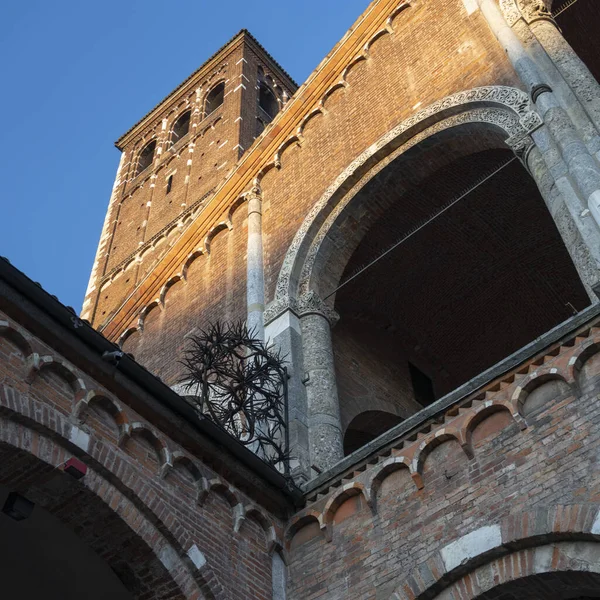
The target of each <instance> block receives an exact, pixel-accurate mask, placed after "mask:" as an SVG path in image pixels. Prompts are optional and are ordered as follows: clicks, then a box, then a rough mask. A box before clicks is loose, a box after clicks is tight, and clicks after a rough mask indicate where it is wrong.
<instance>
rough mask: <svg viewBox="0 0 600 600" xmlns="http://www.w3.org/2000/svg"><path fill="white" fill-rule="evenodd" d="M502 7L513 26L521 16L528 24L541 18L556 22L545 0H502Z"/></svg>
mask: <svg viewBox="0 0 600 600" xmlns="http://www.w3.org/2000/svg"><path fill="white" fill-rule="evenodd" d="M500 8H501V9H502V12H503V14H504V18H505V19H506V21H507V22H508V24H509V25H510V26H511V27H512V26H513V25H515V23H517V21H518V20H519V19H521V18H523V20H524V21H525V22H526V23H527V24H531V23H533V22H534V21H539V20H541V19H543V20H544V21H551V22H552V23H554V24H556V22H555V21H554V18H553V17H552V13H551V12H550V10H549V9H548V7H547V5H546V2H544V0H500Z"/></svg>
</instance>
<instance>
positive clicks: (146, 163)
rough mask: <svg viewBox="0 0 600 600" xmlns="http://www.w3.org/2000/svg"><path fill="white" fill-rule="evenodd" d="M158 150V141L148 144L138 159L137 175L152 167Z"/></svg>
mask: <svg viewBox="0 0 600 600" xmlns="http://www.w3.org/2000/svg"><path fill="white" fill-rule="evenodd" d="M155 150H156V140H152V141H151V142H150V143H149V144H146V145H145V146H144V148H143V149H142V151H141V152H140V156H139V159H138V164H137V169H136V173H135V174H136V175H139V174H140V173H142V172H143V171H145V170H146V169H147V168H148V167H150V166H151V165H152V161H153V160H154V151H155Z"/></svg>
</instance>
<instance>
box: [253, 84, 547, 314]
mask: <svg viewBox="0 0 600 600" xmlns="http://www.w3.org/2000/svg"><path fill="white" fill-rule="evenodd" d="M466 123H481V124H484V125H486V126H489V127H492V128H493V129H494V130H495V131H497V132H500V134H501V136H502V138H503V139H504V140H505V141H506V144H504V147H506V148H508V147H515V148H516V147H519V146H524V147H525V148H530V144H531V141H530V139H529V137H528V135H527V134H528V132H529V131H530V130H532V129H533V128H535V127H537V126H539V124H540V119H539V116H538V115H537V113H534V112H532V111H531V108H530V101H529V99H528V97H527V95H526V94H525V93H524V92H522V91H520V90H518V89H516V88H510V87H504V86H490V87H485V88H475V89H472V90H467V91H464V92H459V93H457V94H453V95H451V96H448V97H446V98H444V99H442V100H440V101H438V102H435V103H434V104H432V105H430V106H429V107H427V108H425V109H423V110H421V111H419V112H417V113H416V114H415V115H414V116H413V117H411V118H410V119H407V120H405V121H403V122H402V123H400V124H399V125H398V126H396V127H395V128H393V129H392V130H391V131H390V132H388V133H387V134H386V135H384V136H383V137H382V138H380V139H379V141H378V142H376V143H375V144H373V145H372V146H371V147H369V148H368V149H367V150H365V151H364V152H363V153H362V154H361V155H360V156H359V157H358V158H356V159H355V160H354V161H353V162H352V163H351V164H350V165H349V166H348V167H347V168H346V169H345V170H344V171H343V172H342V173H340V175H339V176H338V177H337V179H336V180H335V181H334V182H333V183H332V185H331V186H330V187H329V188H328V189H327V191H326V192H325V194H324V195H323V196H322V197H321V198H320V199H319V200H318V201H317V202H316V204H315V205H314V206H313V208H312V210H311V211H310V212H309V213H308V215H307V216H306V218H305V220H304V222H303V223H302V225H301V226H300V228H299V230H298V231H297V233H296V235H295V237H294V239H293V241H292V243H291V245H290V247H289V248H288V251H287V253H286V256H285V259H284V262H283V265H282V267H281V270H280V273H279V277H278V281H277V287H276V292H275V298H274V299H273V302H272V303H271V305H270V306H269V307H268V308H267V311H266V314H265V320H266V321H267V322H268V321H269V320H272V319H273V318H274V317H276V316H277V315H278V314H279V312H281V311H282V310H284V309H285V308H288V307H290V306H293V305H294V304H295V302H296V299H297V298H298V297H299V296H301V295H303V294H305V293H307V292H308V291H309V290H310V289H311V288H313V287H314V272H315V264H316V263H318V255H319V251H320V249H321V245H322V242H323V241H324V240H325V238H326V236H327V234H328V232H329V231H330V230H331V227H332V226H333V224H334V223H335V222H336V221H337V219H338V218H339V216H340V214H341V213H342V211H343V210H344V209H345V208H346V206H347V205H348V204H349V203H350V201H351V200H352V198H353V197H354V196H355V195H356V194H357V193H358V192H359V191H360V190H361V189H362V188H363V187H364V186H365V185H366V184H367V183H368V182H369V181H370V180H371V179H373V177H375V175H377V174H378V173H379V172H380V171H381V170H382V169H383V168H385V167H386V166H387V165H388V164H389V163H391V162H392V161H393V160H394V159H396V158H398V157H399V156H400V155H401V154H403V153H404V152H406V151H407V150H408V149H410V148H412V147H413V146H416V145H417V144H418V143H419V142H422V141H424V140H426V139H427V138H430V137H432V136H433V135H434V134H436V133H439V132H441V131H444V130H447V129H451V128H453V127H457V126H459V125H463V124H466ZM507 144H508V145H507ZM314 289H318V286H316V288H314Z"/></svg>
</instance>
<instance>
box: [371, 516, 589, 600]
mask: <svg viewBox="0 0 600 600" xmlns="http://www.w3.org/2000/svg"><path fill="white" fill-rule="evenodd" d="M599 517H600V513H599V511H598V506H597V505H577V504H575V505H567V506H563V505H558V506H551V507H541V508H538V509H534V510H531V511H526V512H523V513H521V514H518V515H516V514H515V515H512V516H508V517H505V518H504V519H502V520H501V521H500V522H496V523H491V524H487V525H484V526H482V527H480V528H479V529H475V530H474V531H471V532H469V533H467V534H465V535H463V536H462V537H459V538H457V539H454V540H453V541H452V542H450V543H446V544H445V545H443V546H442V547H440V548H439V549H438V550H436V551H435V552H433V553H432V555H430V556H429V557H428V558H427V559H426V560H425V561H424V562H423V563H422V564H419V565H415V566H414V568H413V571H412V572H410V573H407V574H406V575H403V576H401V577H399V578H398V579H397V580H395V581H393V583H392V584H391V585H390V586H389V587H388V588H387V593H386V594H383V595H382V598H383V597H385V598H388V599H389V600H408V599H409V598H410V599H411V600H426V599H431V600H433V599H434V598H435V599H437V598H439V599H440V600H475V599H484V598H485V599H486V600H487V599H490V600H492V599H494V600H495V599H496V598H498V599H499V598H508V599H512V598H514V599H515V600H516V598H524V597H525V598H549V599H550V600H566V599H567V598H575V597H579V598H586V597H590V596H591V597H600V535H599V534H600V518H599ZM417 574H418V575H417ZM423 574H429V575H426V576H423ZM532 590H533V591H534V592H535V591H537V592H538V594H537V595H535V594H531V591H532ZM546 591H547V592H549V594H550V595H545V593H544V592H546ZM570 591H575V592H577V593H574V594H573V593H569V592H570Z"/></svg>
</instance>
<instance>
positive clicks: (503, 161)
mask: <svg viewBox="0 0 600 600" xmlns="http://www.w3.org/2000/svg"><path fill="white" fill-rule="evenodd" d="M505 137H506V135H505V134H504V132H501V131H500V130H499V129H498V128H496V127H495V126H492V125H489V124H483V123H470V124H464V125H459V126H456V127H452V128H449V129H446V130H444V131H441V132H440V133H437V134H435V135H433V136H431V137H429V138H427V139H426V140H424V141H423V142H421V143H419V144H417V145H415V146H414V147H412V148H411V149H409V150H407V151H406V152H404V153H403V154H401V155H400V156H399V157H398V158H396V159H395V160H393V161H391V162H390V163H389V164H388V165H387V166H386V167H385V168H382V169H381V170H380V171H379V172H378V173H377V175H375V176H374V177H373V178H372V179H371V180H370V181H369V182H368V183H367V184H366V185H365V186H364V187H362V188H361V189H360V190H359V191H358V192H357V193H356V194H355V196H354V197H353V198H352V200H351V201H350V203H349V204H348V205H347V207H346V208H345V209H344V211H342V213H341V214H340V215H339V216H338V218H337V220H336V221H335V223H334V224H333V226H332V227H331V229H330V231H329V234H328V236H327V238H326V239H325V240H324V242H323V244H322V246H321V250H320V256H319V257H318V258H317V259H316V260H315V265H316V266H315V269H316V270H317V272H318V275H317V276H313V280H312V285H314V286H315V287H316V288H317V289H318V293H319V295H320V296H321V297H322V298H324V299H328V302H330V303H332V304H333V308H334V309H335V311H336V312H337V313H338V314H339V316H340V320H339V323H338V324H337V325H336V326H335V327H334V328H333V330H332V342H333V350H334V357H335V365H336V380H337V387H338V397H339V402H340V409H341V419H342V425H343V426H346V424H348V423H349V422H350V421H351V420H352V419H353V418H354V417H355V416H356V415H360V414H361V413H363V414H367V411H371V410H373V409H374V408H378V407H381V408H382V409H383V410H385V411H386V412H389V413H391V414H393V415H395V416H396V417H397V418H400V419H405V418H407V417H409V416H411V415H413V414H415V413H417V412H418V411H420V410H421V409H422V408H423V407H424V406H427V405H428V404H430V403H431V402H432V401H434V400H436V399H439V398H441V397H443V396H445V395H446V394H448V393H450V392H452V391H453V390H455V389H456V388H458V387H460V386H461V385H462V384H465V383H467V382H468V381H470V380H471V379H473V378H475V377H476V376H478V375H479V374H481V373H482V372H484V371H485V370H486V369H488V368H490V367H492V366H493V365H495V364H496V363H498V362H500V361H502V360H503V359H505V358H507V357H508V356H509V355H511V354H512V353H514V352H516V351H517V350H519V349H520V348H522V347H523V346H525V345H527V344H528V343H530V342H532V341H533V340H534V339H536V338H537V337H538V336H540V335H542V334H544V333H546V332H547V331H548V330H550V329H552V328H553V327H555V326H556V325H558V324H559V323H562V322H564V321H566V320H567V319H568V318H569V317H571V316H572V315H573V314H574V313H576V312H578V311H580V310H582V309H584V308H585V307H587V306H588V305H589V303H590V299H589V296H588V295H587V293H586V290H585V288H584V286H583V285H582V283H581V281H580V278H579V275H578V273H577V271H576V269H575V267H574V265H573V263H572V261H571V258H570V256H569V254H568V251H567V249H566V247H565V245H564V243H563V241H562V238H561V237H560V234H559V232H558V230H557V229H556V226H555V224H554V221H553V219H552V217H551V215H550V214H549V211H548V209H547V207H546V205H545V203H544V200H543V199H542V197H541V195H540V193H539V191H538V189H537V186H536V184H535V182H534V181H533V179H532V178H531V176H530V175H529V174H528V173H527V171H526V170H525V168H524V167H523V166H522V165H521V163H520V162H519V161H518V160H516V159H515V157H514V154H513V153H512V151H511V150H509V149H508V148H507V147H506V145H505V143H504V138H505ZM433 217H435V218H433ZM391 248H393V250H390V249H391ZM397 422H398V421H397V420H394V419H391V418H390V419H388V420H387V427H386V426H385V425H386V421H385V419H381V420H380V421H378V423H381V425H378V427H379V428H378V429H377V432H379V433H381V432H382V431H383V430H385V429H389V428H390V427H392V426H394V425H395V424H396V423H397ZM367 423H368V421H367ZM361 427H362V424H361V422H360V421H359V420H357V421H356V422H354V421H353V424H352V428H353V431H359V432H360V431H361ZM369 427H370V425H368V424H367V425H365V429H367V430H368V429H369ZM371 433H375V431H371ZM361 434H362V435H363V439H364V440H365V441H368V436H367V435H365V432H364V431H362V433H361ZM355 439H358V437H355ZM357 443H358V442H356V443H353V444H349V445H348V446H347V448H346V451H348V450H349V449H351V448H354V449H356V447H357Z"/></svg>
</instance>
